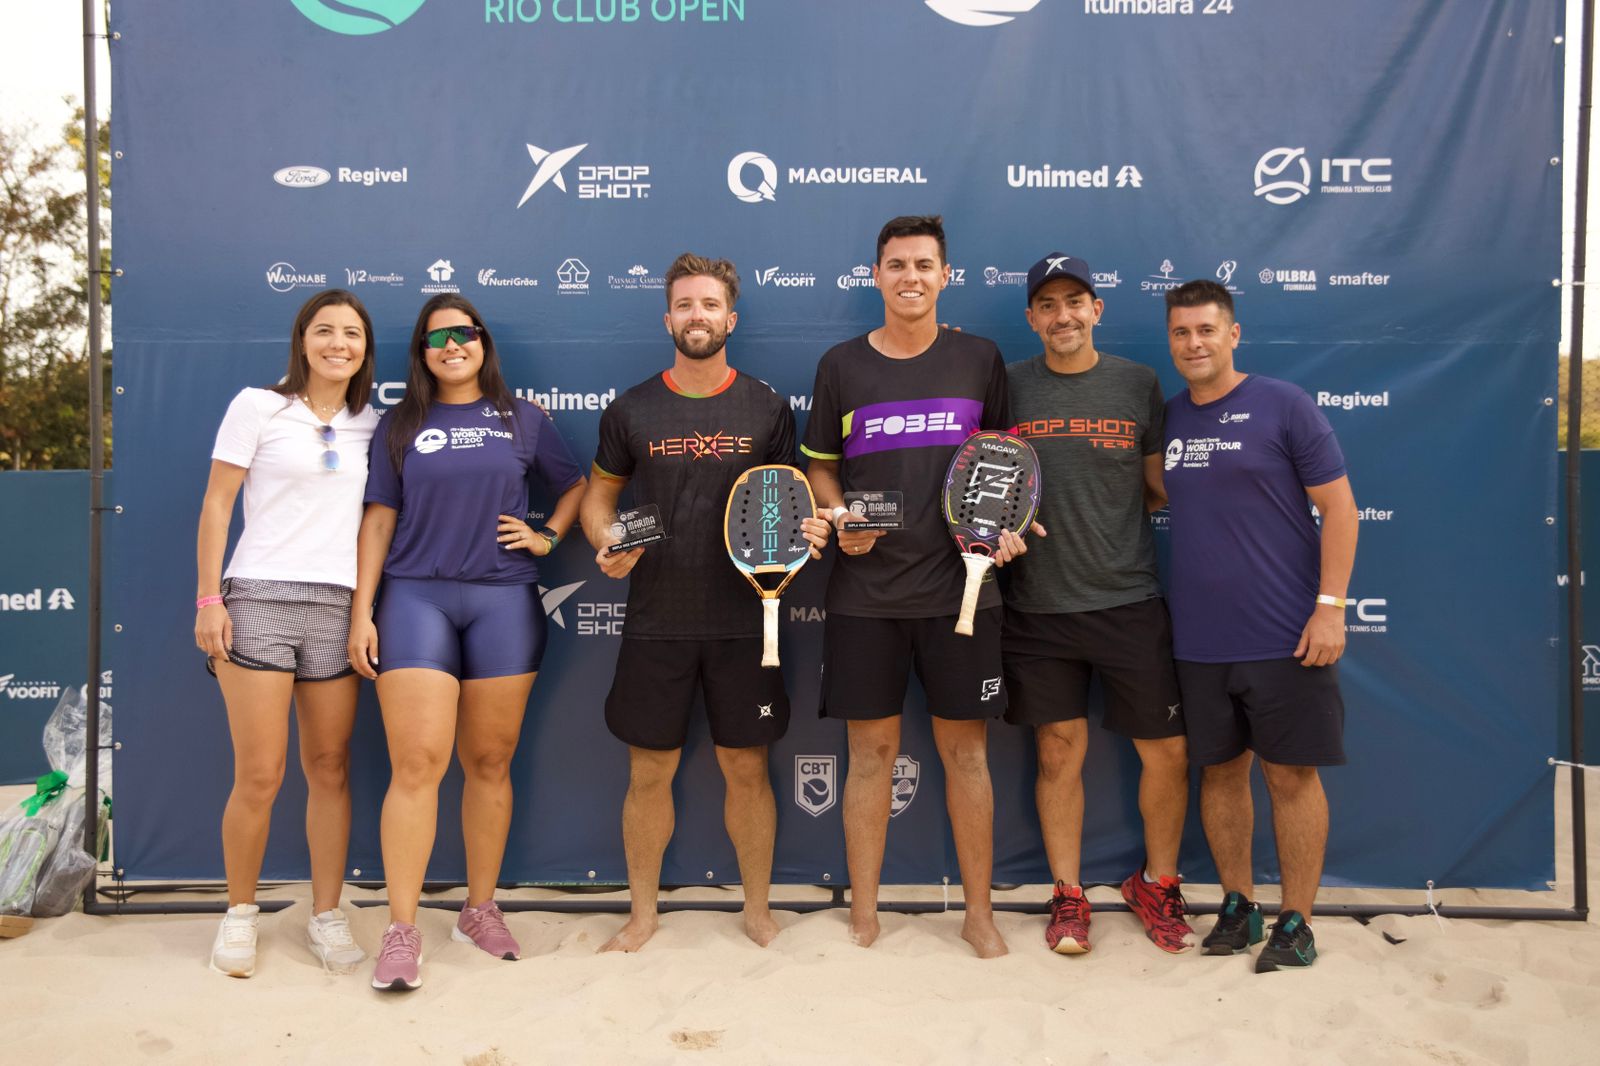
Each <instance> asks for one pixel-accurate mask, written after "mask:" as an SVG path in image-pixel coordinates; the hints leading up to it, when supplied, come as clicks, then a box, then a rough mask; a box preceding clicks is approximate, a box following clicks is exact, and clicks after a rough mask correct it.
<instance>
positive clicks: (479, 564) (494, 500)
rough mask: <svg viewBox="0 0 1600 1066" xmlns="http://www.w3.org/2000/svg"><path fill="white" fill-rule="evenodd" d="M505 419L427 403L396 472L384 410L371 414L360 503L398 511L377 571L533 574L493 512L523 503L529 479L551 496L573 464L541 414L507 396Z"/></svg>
mask: <svg viewBox="0 0 1600 1066" xmlns="http://www.w3.org/2000/svg"><path fill="white" fill-rule="evenodd" d="M511 416H512V417H511V419H510V425H509V426H508V425H507V424H506V420H505V419H502V418H501V417H500V413H499V412H498V411H496V410H495V407H494V405H493V404H492V403H490V402H489V401H487V400H478V401H477V402H476V403H435V404H434V405H433V406H432V407H430V408H429V409H428V417H427V418H426V419H424V420H423V423H422V428H421V429H420V430H419V431H418V432H417V435H416V436H415V437H414V438H413V439H412V440H411V441H410V443H408V444H407V445H406V451H405V458H404V461H403V463H402V468H401V470H400V471H396V470H395V468H394V464H393V463H391V462H390V461H389V430H390V429H391V428H392V427H393V425H394V419H393V418H384V419H382V420H380V421H379V422H378V431H377V432H376V433H374V434H373V435H372V452H371V454H370V456H369V457H368V463H367V492H366V498H365V502H367V503H381V504H383V505H384V506H385V507H393V508H394V509H395V510H397V511H399V512H400V517H399V519H398V521H397V523H396V525H395V531H394V540H393V542H391V543H390V545H389V558H388V559H386V560H385V561H384V564H383V575H384V576H385V577H410V578H448V579H451V580H455V581H480V582H483V583H485V584H490V585H523V584H530V583H532V582H535V581H538V580H539V568H538V565H537V564H536V563H535V562H534V557H533V555H532V554H531V553H529V552H526V551H520V550H518V551H507V550H506V549H505V548H504V547H502V546H501V544H500V542H499V540H498V539H496V538H498V537H499V535H500V534H499V529H498V526H499V524H500V520H499V516H500V515H503V514H507V515H513V516H515V517H519V518H520V517H522V516H523V515H525V514H527V512H528V479H529V478H530V477H533V478H536V479H538V480H539V481H540V482H542V483H543V484H544V485H545V486H546V487H548V488H549V490H550V491H551V492H552V493H554V494H557V495H559V494H560V493H563V492H565V491H566V490H567V489H570V488H571V487H572V486H573V485H575V484H577V483H578V479H579V478H580V477H582V472H581V471H580V470H579V469H578V464H577V463H575V462H574V461H573V459H572V452H571V451H570V450H569V449H568V448H567V443H566V441H564V440H562V439H561V434H560V433H558V432H557V431H556V427H555V426H554V425H553V424H552V423H551V421H550V418H549V416H548V415H546V414H545V413H544V412H543V411H541V410H540V409H539V408H538V407H536V406H534V405H533V404H531V403H529V402H528V401H527V400H522V399H519V400H517V401H515V404H514V409H513V411H512V412H511Z"/></svg>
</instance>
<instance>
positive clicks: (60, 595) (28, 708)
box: [0, 470, 113, 785]
mask: <svg viewBox="0 0 1600 1066" xmlns="http://www.w3.org/2000/svg"><path fill="white" fill-rule="evenodd" d="M106 484H107V486H108V491H109V486H110V484H111V478H110V477H109V476H108V477H107V479H106ZM0 515H5V516H6V518H7V521H6V522H5V523H4V524H3V525H0V785H31V784H33V782H34V780H35V779H36V778H38V776H39V775H40V774H43V773H48V772H49V770H50V764H49V763H48V762H47V761H46V759H45V754H44V748H43V747H42V745H41V738H42V736H43V734H44V723H45V720H46V719H47V718H49V717H50V712H51V711H53V710H55V709H56V702H57V701H58V700H59V699H60V698H61V693H62V691H63V690H64V689H66V688H68V687H71V686H77V685H82V684H83V683H84V681H85V677H84V671H85V669H87V667H86V666H85V658H86V656H85V652H84V648H85V646H86V644H87V642H88V639H89V611H88V607H89V600H88V591H89V475H88V472H87V471H83V470H51V471H11V472H9V473H0ZM108 630H109V627H105V626H103V627H102V641H104V637H106V636H109V635H110V634H109V632H108ZM109 646H110V645H109V644H106V643H102V647H109ZM111 664H112V660H111V658H110V657H109V656H106V657H105V661H104V662H103V663H102V664H101V666H102V669H101V673H100V698H101V699H103V700H106V701H107V702H111V699H112V696H113V693H112V666H111Z"/></svg>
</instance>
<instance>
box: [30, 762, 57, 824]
mask: <svg viewBox="0 0 1600 1066" xmlns="http://www.w3.org/2000/svg"><path fill="white" fill-rule="evenodd" d="M33 787H34V792H33V795H31V796H29V797H28V798H27V799H25V800H23V801H22V813H24V814H26V815H27V816H28V817H29V818H32V817H33V816H34V815H36V814H38V813H39V812H40V811H41V810H43V809H44V806H45V804H47V803H49V802H50V801H51V800H53V799H55V798H56V797H57V796H59V795H61V793H63V792H65V791H66V789H67V775H66V774H65V773H64V772H62V771H60V770H51V771H50V772H49V773H47V774H45V775H44V776H43V777H41V778H39V780H37V781H35V782H34V784H33Z"/></svg>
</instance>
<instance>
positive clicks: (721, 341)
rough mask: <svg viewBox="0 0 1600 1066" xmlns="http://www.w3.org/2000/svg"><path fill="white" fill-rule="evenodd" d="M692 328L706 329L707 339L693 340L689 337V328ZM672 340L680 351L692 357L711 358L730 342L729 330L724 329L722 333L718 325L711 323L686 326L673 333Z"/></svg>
mask: <svg viewBox="0 0 1600 1066" xmlns="http://www.w3.org/2000/svg"><path fill="white" fill-rule="evenodd" d="M691 328H703V329H705V331H706V336H705V339H703V340H698V341H691V340H690V339H689V330H690V329H691ZM672 342H673V343H674V344H676V345H677V346H678V351H680V352H682V353H683V354H684V355H685V356H687V357H688V358H690V359H696V360H698V359H710V358H711V357H712V356H714V355H716V354H717V353H718V352H720V351H722V349H723V346H724V345H726V344H727V343H728V331H727V330H723V331H722V332H721V333H718V332H717V330H716V327H714V326H709V325H705V326H694V327H690V326H685V327H684V328H683V329H682V330H681V331H679V332H677V333H674V334H673V335H672Z"/></svg>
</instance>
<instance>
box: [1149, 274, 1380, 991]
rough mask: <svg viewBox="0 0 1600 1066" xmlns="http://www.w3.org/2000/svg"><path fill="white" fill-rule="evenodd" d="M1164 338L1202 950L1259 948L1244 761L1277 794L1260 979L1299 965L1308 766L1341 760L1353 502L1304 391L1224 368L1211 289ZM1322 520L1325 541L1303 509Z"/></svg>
mask: <svg viewBox="0 0 1600 1066" xmlns="http://www.w3.org/2000/svg"><path fill="white" fill-rule="evenodd" d="M1166 303H1167V343H1168V346H1169V347H1170V349H1171V351H1172V361H1173V363H1174V365H1176V366H1177V368H1178V373H1179V374H1181V375H1183V378H1184V380H1185V381H1187V382H1188V383H1189V388H1188V389H1187V391H1185V392H1182V393H1179V394H1178V395H1176V396H1174V397H1173V398H1172V399H1171V400H1169V401H1168V402H1167V411H1166V428H1165V434H1164V436H1165V438H1166V449H1165V455H1164V458H1163V464H1162V465H1163V467H1164V477H1165V485H1166V491H1167V498H1168V500H1169V502H1170V506H1171V509H1172V564H1171V582H1170V584H1171V589H1170V596H1169V598H1168V602H1169V605H1170V607H1171V610H1172V632H1173V657H1174V659H1176V660H1177V667H1178V683H1179V686H1180V688H1181V690H1182V693H1183V707H1184V716H1185V718H1186V719H1187V722H1188V727H1189V756H1190V759H1191V760H1192V761H1193V762H1194V763H1195V764H1196V765H1198V766H1201V767H1203V768H1204V777H1203V779H1202V784H1201V790H1200V811H1201V818H1202V820H1203V822H1204V824H1205V830H1206V840H1207V841H1208V842H1209V843H1210V845H1211V854H1212V856H1213V858H1215V860H1216V863H1217V873H1218V876H1219V877H1220V879H1221V881H1222V887H1223V890H1224V891H1225V892H1226V893H1227V895H1226V897H1225V898H1224V900H1223V903H1222V909H1221V912H1220V913H1219V914H1218V916H1217V924H1216V926H1215V928H1213V929H1212V931H1211V933H1210V934H1208V935H1207V936H1206V938H1205V940H1204V941H1203V942H1202V945H1203V947H1204V948H1205V951H1206V953H1207V954H1210V955H1231V954H1233V953H1234V952H1235V951H1241V950H1244V951H1247V950H1248V949H1249V947H1250V945H1251V944H1254V943H1256V942H1257V941H1259V940H1260V939H1261V936H1262V930H1261V912H1260V911H1259V909H1258V908H1257V907H1256V905H1255V904H1254V903H1253V902H1251V900H1250V894H1251V892H1252V890H1253V888H1254V884H1253V882H1254V878H1253V876H1252V869H1251V861H1250V837H1251V831H1252V828H1253V824H1254V812H1253V810H1252V806H1251V798H1250V765H1251V762H1252V761H1253V760H1254V759H1257V758H1259V759H1260V761H1261V769H1262V772H1263V773H1264V774H1265V776H1266V781H1267V791H1268V793H1269V795H1270V796H1271V798H1272V824H1273V830H1274V833H1275V836H1276V838H1277V844H1278V865H1279V867H1280V869H1281V870H1282V879H1283V903H1282V906H1281V907H1280V909H1279V912H1278V921H1277V922H1276V923H1275V924H1274V925H1273V927H1272V936H1271V939H1270V940H1269V942H1268V944H1267V947H1266V948H1264V949H1263V950H1262V952H1261V955H1260V956H1259V958H1258V959H1257V960H1256V972H1257V973H1265V972H1267V971H1269V970H1276V969H1279V968H1280V967H1287V966H1309V965H1311V963H1312V962H1313V961H1314V960H1315V959H1316V957H1317V952H1316V945H1315V941H1314V940H1313V938H1312V935H1311V926H1310V925H1309V924H1308V922H1309V918H1310V915H1311V905H1312V903H1313V902H1314V901H1315V899H1316V895H1317V884H1318V882H1319V881H1320V880H1321V878H1322V859H1323V853H1324V850H1325V848H1326V845H1327V840H1328V801H1327V797H1326V796H1325V795H1324V794H1323V791H1322V781H1321V778H1320V777H1319V776H1318V771H1317V768H1318V767H1319V766H1336V765H1340V764H1342V763H1343V762H1344V761H1345V758H1344V745H1343V731H1344V702H1343V700H1342V699H1341V697H1340V695H1339V676H1338V667H1337V665H1336V664H1337V663H1338V661H1339V657H1340V655H1342V654H1343V653H1344V642H1345V639H1344V608H1345V599H1344V597H1345V589H1346V587H1347V586H1348V584H1349V582H1350V570H1351V567H1352V566H1353V565H1354V564H1355V556H1356V524H1357V517H1356V505H1355V498H1354V496H1352V494H1351V491H1350V479H1349V477H1348V476H1347V475H1346V473H1345V465H1344V455H1343V453H1342V452H1341V451H1340V450H1339V442H1338V441H1337V440H1335V439H1334V436H1333V429H1332V428H1331V427H1330V426H1329V425H1328V421H1327V419H1326V418H1324V417H1323V416H1322V412H1321V411H1319V410H1317V407H1316V405H1315V404H1314V403H1313V402H1312V400H1311V397H1309V396H1307V395H1306V393H1305V392H1304V391H1303V390H1301V389H1300V388H1298V387H1297V386H1294V385H1291V384H1289V383H1288V382H1284V381H1277V380H1274V379H1273V378H1265V377H1261V376H1259V375H1254V374H1250V375H1247V374H1245V373H1243V372H1241V371H1239V370H1236V369H1234V365H1233V353H1234V350H1235V348H1237V347H1238V344H1239V323H1238V322H1237V321H1235V319H1234V312H1233V298H1232V296H1230V295H1229V294H1228V291H1227V289H1225V288H1223V287H1222V286H1221V285H1218V284H1217V283H1216V282H1213V281H1203V280H1202V281H1191V282H1188V283H1187V284H1184V285H1180V286H1179V287H1178V288H1176V289H1173V290H1171V291H1169V292H1168V293H1167V296H1166ZM1313 506H1315V508H1316V509H1317V511H1319V512H1321V514H1322V524H1321V528H1320V530H1319V529H1318V526H1317V521H1316V519H1315V518H1314V517H1313V515H1312V510H1311V509H1312V507H1313Z"/></svg>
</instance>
